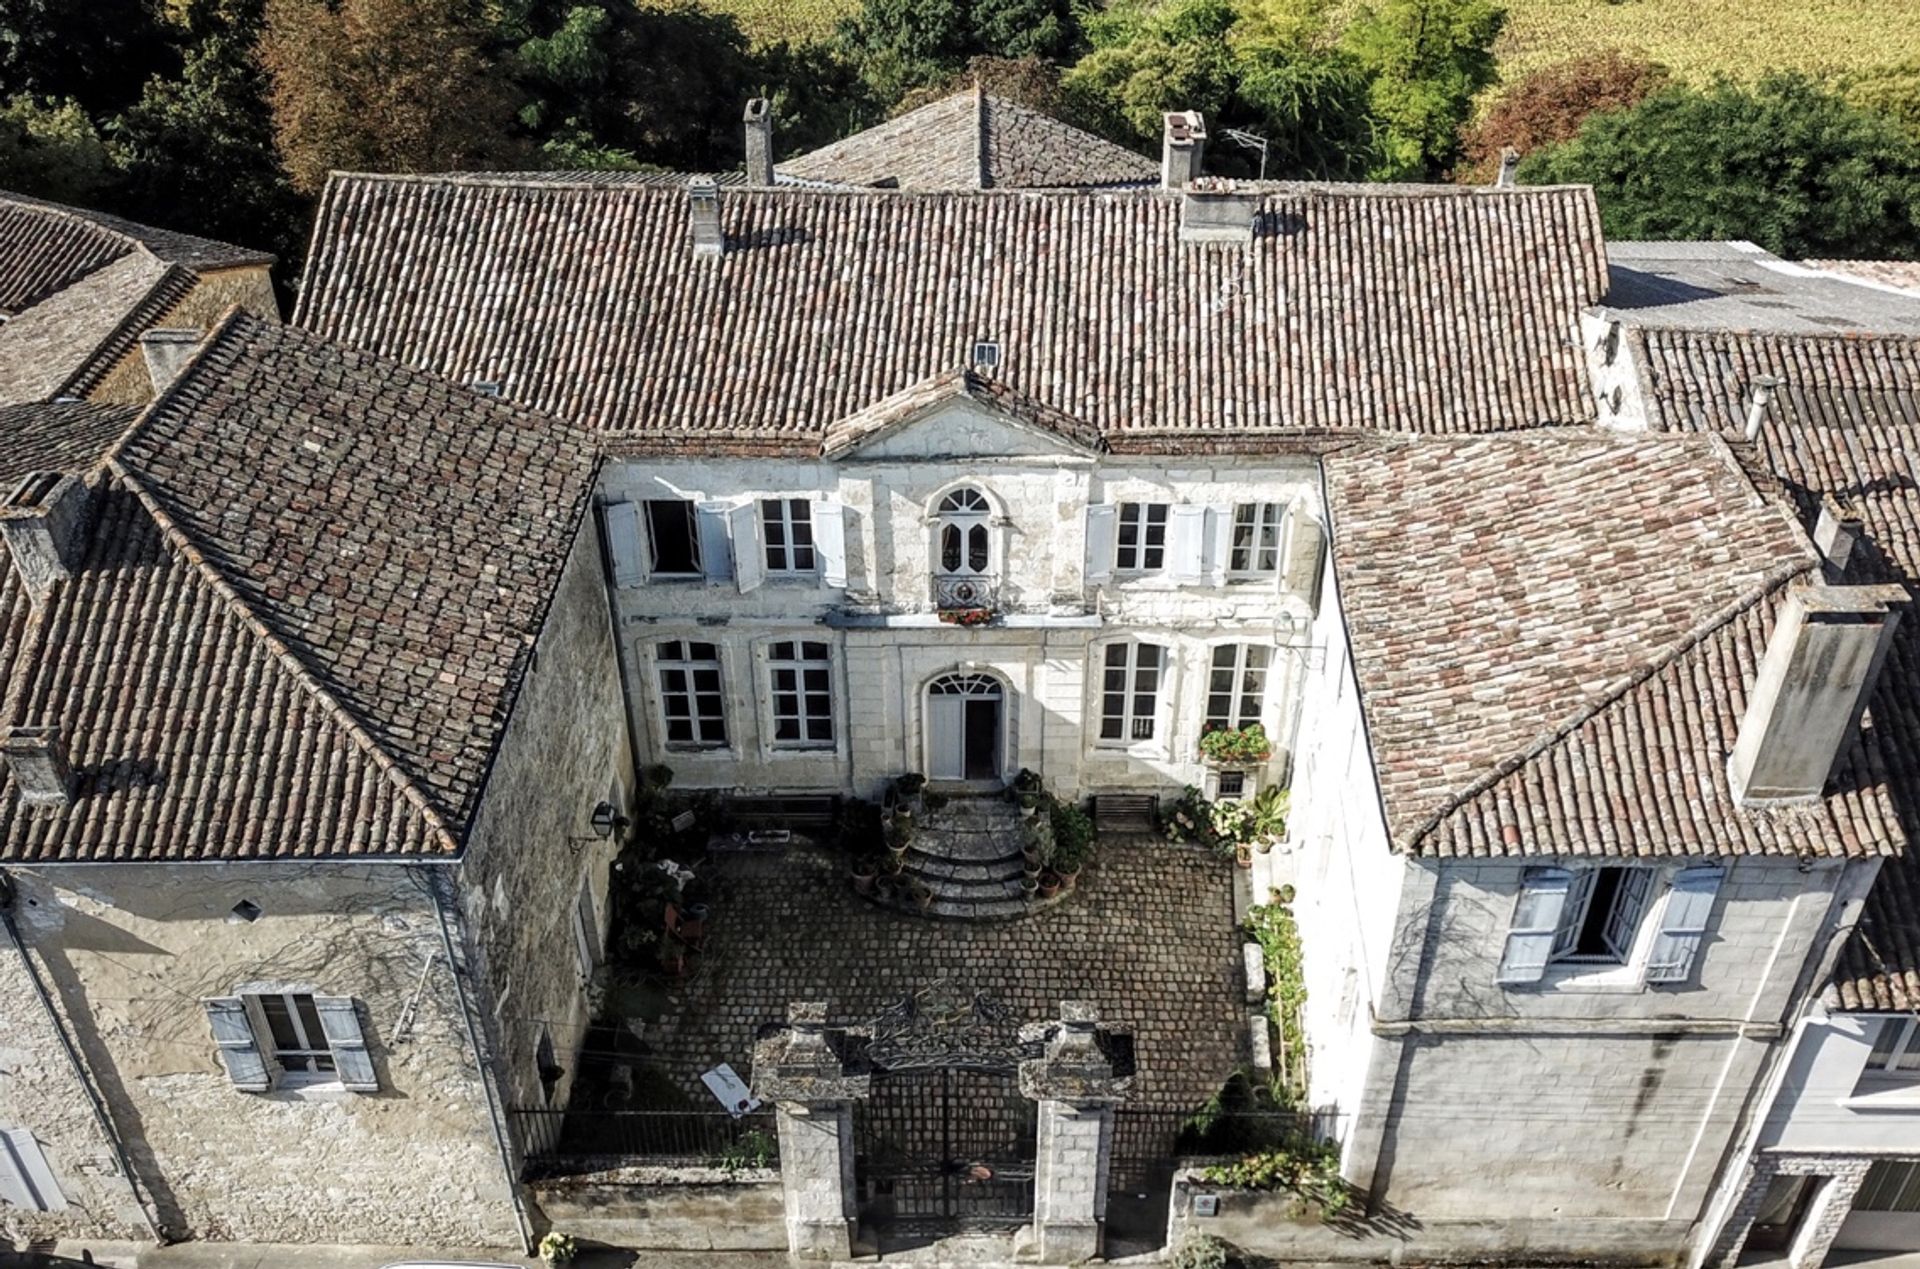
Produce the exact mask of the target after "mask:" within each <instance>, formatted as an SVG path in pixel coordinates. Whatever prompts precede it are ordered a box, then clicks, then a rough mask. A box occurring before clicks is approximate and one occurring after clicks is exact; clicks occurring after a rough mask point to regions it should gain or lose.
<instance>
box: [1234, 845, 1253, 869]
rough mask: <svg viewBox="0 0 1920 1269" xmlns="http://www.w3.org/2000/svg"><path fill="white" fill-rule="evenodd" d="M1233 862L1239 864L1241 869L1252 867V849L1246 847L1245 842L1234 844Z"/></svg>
mask: <svg viewBox="0 0 1920 1269" xmlns="http://www.w3.org/2000/svg"><path fill="white" fill-rule="evenodd" d="M1233 862H1234V863H1236V864H1239V865H1240V866H1241V867H1242V868H1251V867H1253V847H1251V846H1249V845H1247V844H1246V843H1245V842H1235V843H1234V846H1233Z"/></svg>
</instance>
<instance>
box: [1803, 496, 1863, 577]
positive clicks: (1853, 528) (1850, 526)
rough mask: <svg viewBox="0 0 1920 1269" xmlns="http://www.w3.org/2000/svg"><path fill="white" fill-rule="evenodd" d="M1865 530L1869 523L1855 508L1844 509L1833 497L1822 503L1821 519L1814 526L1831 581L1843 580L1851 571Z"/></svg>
mask: <svg viewBox="0 0 1920 1269" xmlns="http://www.w3.org/2000/svg"><path fill="white" fill-rule="evenodd" d="M1865 528H1866V522H1865V521H1863V520H1862V519H1861V518H1860V516H1859V514H1858V513H1857V512H1855V511H1854V510H1852V509H1851V508H1849V507H1843V506H1841V505H1840V503H1839V502H1837V501H1836V500H1834V499H1833V498H1831V497H1828V498H1822V499H1821V500H1820V518H1819V519H1818V520H1816V521H1815V522H1814V525H1813V544H1814V545H1815V546H1816V547H1818V548H1820V558H1821V559H1823V560H1825V561H1826V565H1827V580H1829V581H1839V580H1840V576H1841V575H1842V574H1843V573H1845V572H1846V571H1847V561H1848V560H1850V559H1852V558H1853V547H1854V543H1856V542H1858V541H1859V540H1860V534H1861V533H1862V532H1863V531H1864V530H1865Z"/></svg>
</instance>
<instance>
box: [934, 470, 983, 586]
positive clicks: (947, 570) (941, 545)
mask: <svg viewBox="0 0 1920 1269" xmlns="http://www.w3.org/2000/svg"><path fill="white" fill-rule="evenodd" d="M968 497H971V498H972V499H973V500H974V501H976V502H978V503H979V505H978V506H961V505H959V503H960V502H961V501H962V500H963V499H965V498H968ZM949 504H953V505H949ZM933 508H934V510H933V541H932V543H931V554H930V555H929V557H928V560H927V563H928V565H929V566H930V567H929V569H928V571H929V572H931V573H932V574H933V576H935V577H939V578H949V577H978V578H984V579H992V578H993V577H995V576H996V575H997V570H996V565H997V564H998V563H999V561H998V559H997V558H996V556H997V554H998V553H997V552H996V550H995V549H994V541H993V538H994V534H993V522H994V519H995V511H994V503H993V499H992V498H990V497H988V496H987V491H986V490H984V489H982V488H981V487H980V486H979V485H977V484H974V483H972V482H966V483H962V484H958V485H955V486H953V487H952V488H951V489H945V490H942V491H941V492H940V494H939V495H938V496H937V497H935V498H934V500H933ZM949 533H951V534H953V535H954V536H955V538H956V539H957V545H958V548H959V556H958V562H957V563H956V564H954V565H953V566H952V567H949V566H948V565H947V561H946V546H947V535H948V534H949ZM976 549H977V550H978V553H979V555H980V557H981V562H980V564H979V565H978V566H975V564H974V562H973V561H974V555H975V552H976Z"/></svg>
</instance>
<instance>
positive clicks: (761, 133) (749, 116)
mask: <svg viewBox="0 0 1920 1269" xmlns="http://www.w3.org/2000/svg"><path fill="white" fill-rule="evenodd" d="M743 122H744V123H745V125H746V130H747V184H749V185H771V184H773V103H772V102H770V101H768V100H767V99H766V98H765V97H755V98H754V99H753V100H752V101H749V102H748V103H747V113H746V115H745V116H744V118H743Z"/></svg>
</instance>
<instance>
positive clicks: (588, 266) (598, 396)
mask: <svg viewBox="0 0 1920 1269" xmlns="http://www.w3.org/2000/svg"><path fill="white" fill-rule="evenodd" d="M1259 210H1260V212H1261V214H1262V219H1261V221H1260V223H1261V224H1262V225H1263V226H1264V227H1265V229H1266V232H1263V233H1261V234H1260V235H1258V236H1256V237H1255V238H1254V240H1253V243H1252V244H1251V245H1250V246H1243V247H1233V246H1219V245H1197V244H1183V243H1181V242H1180V240H1179V216H1180V200H1179V198H1178V197H1177V196H1170V195H1160V194H1151V193H1146V194H1141V193H1135V194H1035V193H992V192H987V193H968V194H902V193H886V192H870V191H869V192H830V191H801V190H780V191H767V190H753V191H734V190H727V191H725V192H724V193H723V194H722V196H721V217H722V223H723V227H724V229H725V231H726V234H727V238H728V241H729V244H730V249H729V250H728V251H727V252H726V253H725V254H724V255H722V256H720V257H718V258H715V257H711V256H707V257H696V256H695V255H694V254H693V253H692V251H691V250H690V245H689V229H688V213H687V207H686V199H685V197H684V194H683V193H681V192H680V191H675V190H668V189H659V188H645V187H640V188H634V187H628V188H606V187H594V186H590V185H589V186H559V185H554V184H551V183H517V182H497V183H480V182H474V181H471V180H468V181H445V180H435V179H430V178H391V177H370V176H339V177H335V178H334V179H333V181H332V182H331V183H330V184H329V186H328V189H327V192H326V195H325V197H324V199H323V201H322V206H321V209H320V213H319V221H318V226H317V228H316V231H315V239H314V250H313V252H312V255H311V257H310V261H309V264H308V272H307V277H306V285H305V289H304V291H303V294H302V298H301V302H300V308H299V312H298V314H297V316H296V320H297V321H298V322H299V323H301V324H303V325H305V326H307V327H308V328H310V329H312V330H314V331H316V332H318V333H321V334H323V335H327V336H329V337H331V338H336V339H340V340H342V341H344V342H346V343H349V344H352V345H354V346H357V347H362V348H366V349H369V350H371V351H375V352H380V353H384V354H386V355H389V356H393V357H396V358H398V359H399V360H402V361H405V362H407V363H409V364H412V365H415V366H419V367H421V368H423V369H427V370H431V371H434V372H435V373H439V374H443V375H445V376H447V377H448V378H451V379H454V380H456V381H462V382H471V381H477V380H485V381H493V382H498V383H500V384H501V385H502V386H503V390H504V392H505V393H506V394H507V395H509V396H512V397H514V398H515V399H517V400H520V401H524V402H526V403H528V404H530V405H533V406H536V407H537V408H540V409H543V410H547V411H549V412H551V413H554V414H557V415H560V416H561V417H564V418H567V419H570V420H573V421H575V422H578V423H581V424H583V425H586V426H590V427H593V428H595V429H597V430H599V431H601V432H602V433H603V434H605V436H606V439H607V441H608V442H609V445H610V447H612V448H615V449H618V448H619V446H620V445H621V444H622V443H623V442H625V441H627V440H630V439H632V438H645V439H646V440H647V441H648V442H649V443H657V442H658V441H659V440H661V439H663V438H665V439H670V440H671V441H672V442H673V443H674V444H677V445H681V446H696V445H700V444H702V443H703V438H705V443H706V444H724V445H726V446H728V447H732V448H735V449H740V450H745V451H753V450H755V449H758V448H762V447H764V448H765V449H768V450H774V449H780V448H783V447H784V448H786V449H789V450H793V451H806V450H817V447H818V445H819V443H820V438H821V436H822V435H823V434H824V432H825V431H826V429H827V428H828V427H829V426H830V425H832V424H833V423H834V422H835V421H837V420H840V419H844V418H846V417H847V416H849V415H852V414H855V413H857V412H859V411H861V410H864V409H867V408H868V407H870V406H873V405H875V404H876V403H878V402H881V401H883V400H885V399H886V398H887V397H889V396H892V395H893V394H894V393H897V392H900V391H903V390H905V389H907V388H910V387H912V386H913V385H915V384H918V383H921V382H923V381H925V380H927V379H929V378H931V377H933V376H935V375H937V374H940V373H941V372H943V371H946V370H949V369H951V368H952V367H954V366H956V365H963V364H966V362H967V361H968V359H969V355H970V353H971V350H972V345H973V343H974V341H976V340H995V341H998V342H999V343H1000V345H1001V354H1002V355H1001V365H1000V368H999V369H998V370H997V371H996V372H995V379H996V382H999V383H1002V384H1004V385H1006V386H1007V387H1008V388H1010V389H1013V390H1015V391H1018V392H1021V393H1023V394H1025V395H1026V396H1028V397H1030V398H1032V399H1033V400H1034V401H1036V402H1038V403H1039V404H1041V405H1043V406H1045V407H1047V408H1050V409H1053V410H1057V411H1059V412H1061V413H1062V414H1066V415H1071V416H1073V417H1075V418H1078V419H1080V420H1082V421H1083V422H1085V423H1087V424H1090V425H1092V426H1093V427H1094V428H1096V429H1098V430H1099V431H1100V432H1101V433H1102V434H1103V435H1105V436H1107V437H1108V438H1109V439H1110V440H1116V441H1117V438H1119V437H1120V436H1123V435H1125V434H1126V433H1128V432H1130V431H1132V430H1134V429H1160V430H1165V431H1168V432H1183V433H1188V434H1207V435H1233V434H1237V433H1240V432H1242V431H1245V430H1247V429H1273V430H1276V431H1277V430H1302V431H1312V430H1314V429H1322V428H1383V429H1388V430H1394V431H1406V432H1481V431H1490V430H1497V429H1506V428H1518V427H1531V426H1539V425H1544V424H1555V423H1572V422H1584V421H1586V420H1588V419H1590V418H1591V417H1592V414H1593V405H1592V402H1591V400H1590V394H1589V391H1588V388H1587V383H1586V370H1585V365H1584V361H1583V359H1582V357H1581V354H1580V350H1579V348H1578V345H1577V341H1576V338H1575V328H1576V323H1577V320H1578V314H1579V312H1580V310H1581V309H1582V308H1583V307H1585V306H1586V305H1588V304H1590V303H1591V302H1592V301H1593V300H1594V299H1595V298H1596V297H1597V296H1598V295H1599V292H1600V289H1601V287H1602V286H1603V284H1604V269H1605V261H1604V259H1603V255H1602V251H1601V245H1600V231H1599V223H1598V219H1597V217H1596V215H1595V212H1594V205H1593V201H1592V196H1591V194H1590V192H1589V191H1587V190H1586V189H1584V188H1581V189H1571V188H1568V189H1552V188H1547V189H1526V190H1519V191H1502V192H1489V191H1464V190H1453V189H1448V190H1446V191H1444V192H1435V191H1431V190H1429V191H1426V192H1424V193H1422V194H1420V195H1407V194H1400V193H1388V194H1381V193H1377V192H1373V191H1369V190H1367V189H1365V187H1351V188H1342V187H1325V186H1313V187H1304V186H1303V187H1288V188H1286V189H1275V190H1270V191H1267V192H1263V193H1262V194H1261V195H1260V208H1259Z"/></svg>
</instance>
